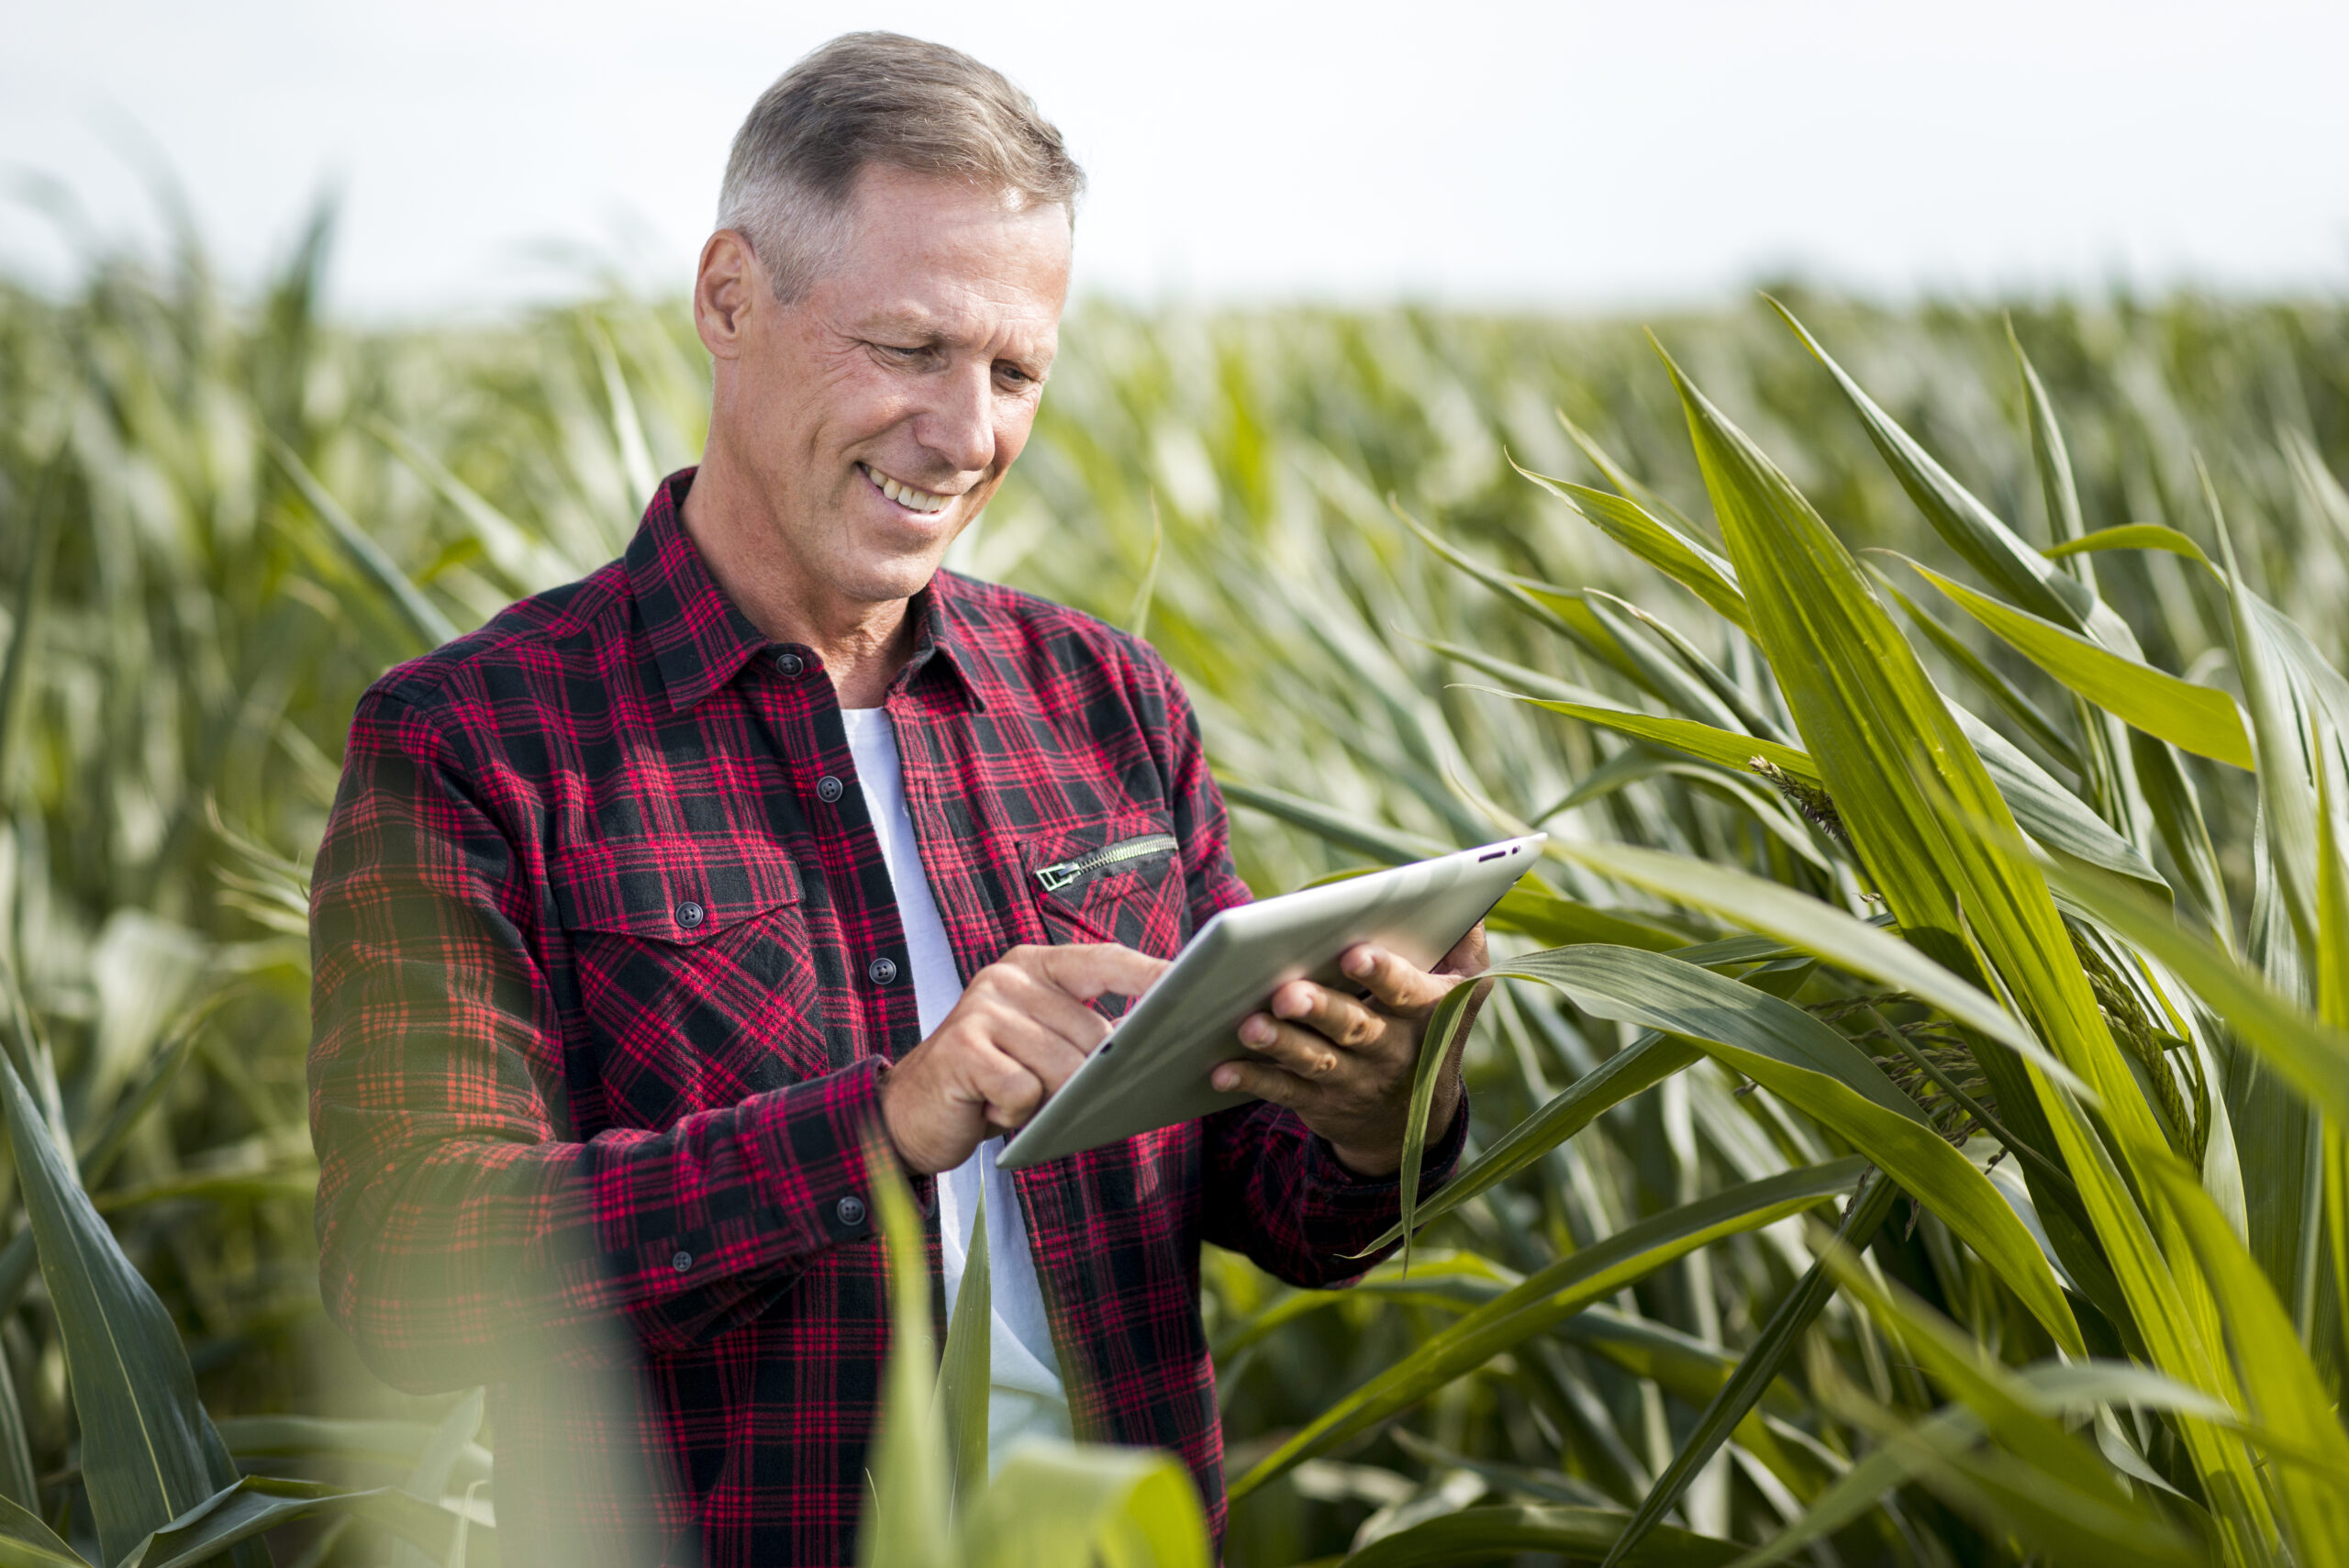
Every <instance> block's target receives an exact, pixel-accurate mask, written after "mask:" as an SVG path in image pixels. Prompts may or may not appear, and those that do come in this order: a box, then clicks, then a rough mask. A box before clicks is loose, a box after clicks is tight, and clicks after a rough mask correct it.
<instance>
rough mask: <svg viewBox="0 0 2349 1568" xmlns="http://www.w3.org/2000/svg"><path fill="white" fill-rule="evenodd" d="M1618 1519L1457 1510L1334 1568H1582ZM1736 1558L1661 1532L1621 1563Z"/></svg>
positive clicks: (1694, 1537)
mask: <svg viewBox="0 0 2349 1568" xmlns="http://www.w3.org/2000/svg"><path fill="white" fill-rule="evenodd" d="M1622 1527H1623V1516H1622V1515H1620V1514H1619V1513H1616V1512H1614V1511H1613V1510H1612V1509H1608V1508H1576V1507H1558V1506H1555V1505H1547V1504H1535V1503H1512V1504H1506V1505H1502V1506H1500V1507H1483V1508H1463V1509H1461V1510H1460V1511H1459V1512H1458V1513H1453V1514H1443V1515H1441V1516H1439V1517H1438V1518H1432V1519H1429V1520H1428V1521H1426V1522H1425V1523H1423V1524H1417V1525H1413V1526H1411V1527H1410V1528H1409V1529H1401V1530H1397V1531H1396V1532H1395V1533H1394V1534H1393V1535H1389V1536H1384V1537H1381V1538H1380V1539H1379V1540H1375V1541H1373V1542H1371V1543H1370V1544H1369V1545H1368V1546H1365V1547H1364V1548H1363V1549H1362V1550H1361V1551H1357V1552H1354V1553H1353V1554H1352V1555H1351V1556H1349V1557H1347V1558H1345V1559H1344V1561H1343V1562H1342V1563H1341V1565H1340V1568H1455V1565H1457V1564H1460V1563H1465V1562H1489V1561H1493V1560H1496V1559H1498V1558H1502V1557H1507V1556H1511V1555H1513V1554H1515V1553H1518V1552H1544V1553H1549V1554H1551V1555H1554V1556H1559V1557H1564V1558H1565V1559H1566V1560H1568V1561H1569V1562H1574V1561H1587V1560H1588V1559H1590V1558H1592V1557H1594V1556H1597V1555H1598V1553H1599V1552H1601V1551H1605V1550H1606V1549H1607V1546H1608V1543H1609V1542H1610V1541H1612V1540H1614V1539H1615V1538H1616V1536H1617V1535H1619V1534H1620V1532H1621V1530H1622ZM1737 1555H1738V1548H1737V1546H1736V1544H1735V1543H1734V1542H1732V1541H1726V1540H1717V1539H1715V1538H1713V1537H1711V1536H1706V1535H1698V1534H1697V1533H1695V1532H1694V1531H1691V1530H1685V1529H1672V1528H1670V1527H1664V1528H1662V1529H1657V1530H1656V1531H1655V1532H1654V1534H1653V1535H1652V1536H1650V1537H1649V1538H1648V1540H1646V1541H1645V1542H1643V1543H1642V1545H1641V1547H1640V1549H1639V1550H1638V1551H1635V1552H1633V1553H1631V1556H1629V1557H1627V1558H1625V1559H1624V1561H1625V1562H1628V1563H1631V1564H1632V1565H1633V1568H1684V1565H1685V1568H1715V1565H1717V1564H1721V1563H1726V1562H1731V1561H1732V1560H1734V1559H1735V1558H1736V1556H1737Z"/></svg>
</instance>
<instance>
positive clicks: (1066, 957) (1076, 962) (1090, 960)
mask: <svg viewBox="0 0 2349 1568" xmlns="http://www.w3.org/2000/svg"><path fill="white" fill-rule="evenodd" d="M1036 951H1037V954H1038V958H1037V967H1038V968H1039V970H1040V971H1041V973H1042V974H1043V977H1044V979H1045V980H1046V981H1047V982H1048V983H1049V984H1052V986H1053V987H1054V988H1055V989H1057V990H1060V991H1063V992H1065V993H1067V994H1068V995H1071V996H1074V997H1075V998H1076V999H1077V1000H1078V1001H1080V1002H1090V1001H1092V1000H1093V999H1094V998H1095V997H1097V996H1139V995H1141V994H1142V993H1143V992H1145V991H1147V990H1149V989H1150V988H1151V987H1152V985H1154V984H1157V983H1158V977H1159V976H1160V975H1162V974H1163V973H1166V971H1167V970H1168V968H1169V967H1171V966H1170V965H1169V963H1168V962H1167V961H1166V960H1165V959H1163V958H1152V957H1151V956H1150V954H1148V953H1146V952H1141V951H1138V950H1136V949H1133V948H1130V947H1123V946H1120V945H1119V944H1118V943H1116V942H1072V943H1070V944H1068V945H1067V946H1065V947H1049V948H1039V949H1037V950H1036Z"/></svg>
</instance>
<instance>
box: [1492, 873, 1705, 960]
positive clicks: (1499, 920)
mask: <svg viewBox="0 0 2349 1568" xmlns="http://www.w3.org/2000/svg"><path fill="white" fill-rule="evenodd" d="M1485 924H1486V926H1487V927H1489V928H1490V929H1493V930H1496V931H1511V932H1515V933H1516V934H1518V935H1519V936H1525V937H1531V938H1532V939H1533V940H1535V941H1537V942H1540V943H1541V944H1542V946H1543V947H1571V946H1572V945H1574V944H1575V943H1576V942H1612V943H1614V944H1615V945H1616V946H1617V947H1627V948H1645V949H1647V950H1648V951H1652V952H1669V951H1672V950H1673V949H1675V948H1685V947H1687V945H1688V939H1687V937H1686V936H1685V935H1683V934H1682V933H1680V932H1678V931H1675V930H1674V929H1672V928H1671V927H1669V926H1666V925H1664V924H1663V923H1661V922H1660V921H1656V920H1652V919H1646V918H1642V917H1639V916H1636V915H1629V914H1625V913H1623V912H1622V911H1620V910H1612V909H1598V908H1594V907H1593V906H1590V905H1587V904H1584V903H1580V902H1578V901H1576V900H1575V899H1572V898H1567V897H1564V896H1563V895H1559V894H1555V893H1552V892H1551V891H1550V890H1549V889H1547V888H1544V887H1536V886H1534V885H1532V884H1531V883H1525V882H1520V883H1519V884H1517V885H1516V886H1515V887H1512V888H1510V889H1509V890H1508V892H1507V893H1504V894H1502V895H1501V901H1500V902H1499V903H1498V904H1496V905H1495V906H1493V908H1492V912H1491V913H1490V914H1488V915H1486V917H1485Z"/></svg>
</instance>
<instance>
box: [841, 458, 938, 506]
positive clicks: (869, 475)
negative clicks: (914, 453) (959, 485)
mask: <svg viewBox="0 0 2349 1568" xmlns="http://www.w3.org/2000/svg"><path fill="white" fill-rule="evenodd" d="M856 467H857V472H859V473H862V474H863V475H864V477H865V478H866V479H868V480H870V481H871V482H872V484H873V488H874V489H875V490H878V491H879V492H881V494H882V495H886V496H887V497H888V498H889V499H890V500H892V501H895V502H896V504H897V505H898V506H903V507H904V508H905V509H906V510H907V511H908V512H942V511H944V510H945V509H946V503H948V502H949V501H952V499H954V497H953V496H952V495H939V494H938V493H936V492H935V491H930V490H917V489H915V488H914V487H913V486H912V485H910V484H898V483H897V482H896V480H894V479H892V478H890V477H889V476H888V475H887V474H885V473H881V472H880V471H879V470H878V469H875V468H874V466H873V465H872V464H871V463H865V462H860V463H858V464H857V465H856Z"/></svg>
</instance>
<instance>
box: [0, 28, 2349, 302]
mask: <svg viewBox="0 0 2349 1568" xmlns="http://www.w3.org/2000/svg"><path fill="white" fill-rule="evenodd" d="M858 27H886V28H896V29H898V30H900V31H905V32H911V33H916V34H920V35H923V36H927V37H930V38H935V39H941V40H943V41H946V42H949V43H952V44H955V45H957V46H959V47H961V48H963V49H967V50H971V51H972V52H974V53H975V54H977V55H978V56H979V57H980V58H982V59H984V60H986V61H989V62H991V63H993V64H995V65H996V66H998V67H999V68H1001V69H1002V70H1004V71H1005V72H1008V74H1010V75H1011V76H1012V77H1013V78H1014V79H1016V80H1017V81H1019V83H1021V84H1022V85H1024V86H1026V87H1028V88H1029V89H1030V91H1031V92H1032V93H1034V94H1035V95H1036V97H1037V98H1038V99H1039V101H1040V102H1041V104H1042V106H1043V107H1044V110H1045V112H1046V113H1047V114H1048V115H1049V116H1051V117H1053V118H1054V119H1055V120H1057V121H1058V122H1059V124H1060V125H1061V127H1062V128H1063V130H1064V131H1065V132H1066V133H1067V134H1068V137H1069V139H1070V140H1071V142H1072V143H1073V144H1074V149H1075V150H1076V152H1077V155H1078V156H1079V158H1080V159H1082V160H1083V161H1084V162H1085V165H1086V167H1087V169H1088V170H1089V172H1090V173H1091V175H1092V179H1093V195H1091V196H1090V197H1089V198H1088V201H1087V204H1086V206H1085V210H1084V214H1083V219H1082V222H1081V224H1080V227H1079V234H1078V268H1079V286H1080V287H1089V288H1092V289H1095V290H1097V291H1107V292H1112V293H1116V294H1119V295H1126V296H1130V297H1140V298H1145V299H1153V298H1162V297H1166V296H1169V295H1174V296H1180V297H1192V298H1207V299H1229V298H1243V299H1264V298H1271V299H1283V300H1292V299H1299V298H1318V299H1338V300H1365V299H1377V298H1387V297H1395V296H1398V295H1399V296H1410V297H1417V298H1433V299H1440V300H1447V301H1453V302H1462V303H1473V304H1528V303H1530V304H1538V305H1554V306H1568V307H1605V306H1625V305H1654V304H1662V303H1670V302H1677V301H1683V300H1691V299H1702V298H1707V297H1713V296H1718V295H1722V294H1725V293H1727V292H1728V291H1731V290H1733V289H1737V288H1739V287H1741V286H1742V285H1744V284H1748V283H1750V282H1752V281H1753V280H1754V279H1755V278H1757V277H1761V276H1764V275H1776V274H1783V273H1785V272H1804V273H1807V274H1809V275H1811V276H1814V277H1818V278H1821V279H1824V280H1828V281H1837V282H1842V283H1847V284H1856V285H1859V286H1862V287H1865V288H1870V289H1874V290H1877V291H1882V292H1887V293H1895V294H1907V293H1911V292H1914V291H1917V290H1920V289H1938V290H1949V289H1958V290H1964V291H1969V292H1976V293H1980V292H1987V291H1994V290H1996V291H2005V290H2014V289H2024V290H2034V291H2039V290H2047V289H2056V288H2081V287H2087V288H2094V287H2098V286H2100V285H2101V284H2103V283H2105V282H2106V281H2108V280H2111V279H2114V278H2126V279H2129V280H2131V281H2133V282H2135V283H2138V284H2165V283H2170V282H2176V281H2180V280H2188V281H2193V282H2198V283H2202V284H2213V285H2217V286H2220V287H2223V288H2229V289H2241V290H2260V289H2274V288H2310V287H2314V288H2322V289H2326V290H2330V291H2333V292H2340V291H2343V287H2344V285H2349V3H2344V0H2322V3H2319V0H2228V3H2227V4H2223V5H2220V4H2210V3H2207V0H2193V3H2185V0H2175V3H2173V0H2129V3H2121V0H1969V3H1967V4H1965V5H1936V6H1920V5H1904V4H1900V3H1898V0H1874V3H1872V4H1848V3H1842V0H1746V3H1742V4H1737V3H1729V0H1717V3H1709V0H1622V3H1613V4H1586V3H1566V0H1552V3H1550V4H1503V3H1477V0H1415V3H1412V4H1407V5H1405V4H1385V3H1371V0H1353V3H1350V4H1345V5H1285V4H1281V3H1279V0H1241V3H1233V0H1187V3H1184V4H1176V5H1168V4H1157V5H1150V6H1117V5H1108V4H1102V3H1099V0H1095V3H1094V4H1089V5H1079V4H1061V3H1057V0H1054V3H1046V0H1034V3H1021V0H1000V3H997V4H994V5H988V4H985V3H973V0H959V3H956V4H938V3H929V0H922V3H911V0H907V3H883V0H836V3H832V4H827V5H822V6H815V5H805V4H794V3H789V0H785V3H783V4H767V5H744V4H740V3H738V4H734V5H729V6H718V5H713V4H707V3H705V0H666V3H664V4H661V5H635V6H623V5H619V4H617V3H615V0H561V3H552V0H406V3H403V4H400V5H396V6H387V5H381V4H378V5H372V6H355V5H341V4H327V3H321V0H313V3H309V4H293V3H287V0H205V3H204V4H201V5H189V4H185V3H184V0H180V3H173V4H161V3H158V0H72V3H71V4H57V3H55V0H0V38H5V39H6V48H5V50H0V178H5V179H6V180H7V181H8V182H9V184H8V187H7V189H6V192H5V193H0V195H5V196H6V199H0V268H6V269H7V270H9V271H11V272H15V273H17V275H19V276H25V275H30V276H33V277H36V278H39V279H46V280H50V281H51V282H54V281H55V280H58V279H60V278H62V277H64V276H67V275H69V273H70V271H71V256H72V250H71V248H70V246H69V244H67V243H66V242H63V241H61V239H59V238H58V235H57V230H56V228H55V226H54V225H53V224H52V223H51V222H50V219H49V218H47V217H43V216H41V215H40V214H39V212H38V211H36V210H35V209H34V208H32V207H30V206H26V205H25V204H24V202H23V201H22V199H21V195H22V192H23V190H24V188H25V177H26V176H27V175H28V174H30V175H38V176H41V177H45V178H48V179H52V180H54V181H56V182H59V183H61V185H62V186H63V188H65V189H66V190H69V191H70V192H72V195H74V197H75V198H76V199H77V200H78V201H79V202H80V203H81V204H83V206H85V207H86V208H87V210H88V214H89V216H90V219H91V221H92V223H93V224H94V225H95V228H96V229H97V230H98V231H99V232H101V233H103V234H106V235H120V234H128V233H135V232H140V231H142V230H143V231H147V232H151V231H152V229H153V227H154V224H153V217H152V210H153V209H152V204H151V203H150V201H149V200H148V198H147V197H146V196H145V195H143V194H142V187H141V184H140V175H139V172H138V170H139V167H140V166H141V165H142V163H145V162H148V161H160V162H161V163H163V164H165V165H167V166H168V167H169V168H170V169H171V170H172V171H173V172H174V174H175V177H176V178H177V180H178V181H179V182H180V183H181V185H182V186H183V187H184V190H185V191H186V193H187V195H188V196H189V198H190V201H191V204H192V206H193V207H194V210H195V213H196V215H197V217H198V218H199V219H200V221H201V223H202V225H203V227H204V228H205V229H206V232H207V234H208V235H209V237H210V239H211V240H212V243H213V246H214V249H215V250H216V251H217V253H218V254H219V256H220V257H221V258H222V259H223V260H224V261H226V262H228V264H229V265H230V266H232V267H234V268H236V269H239V270H240V271H245V272H250V271H251V270H252V269H255V268H257V267H259V266H261V265H262V264H263V263H265V262H266V261H268V260H269V259H270V258H272V257H273V256H275V255H277V254H279V253H281V252H282V251H283V250H284V248H285V246H286V245H287V243H288V242H289V240H290V239H291V238H292V236H293V235H294V233H295V231H296V229H297V228H298V227H299V222H300V218H301V217H302V215H303V214H304V212H305V210H306V207H307V206H308V204H309V203H310V202H311V200H312V199H313V198H314V197H315V195H316V194H317V192H318V191H320V190H321V189H324V188H333V189H336V190H339V191H340V193H341V195H342V199H343V222H342V227H341V230H340V241H339V245H338V249H337V252H336V260H335V263H334V270H333V274H332V277H333V297H334V299H335V300H336V302H337V303H338V304H339V305H340V306H342V307H343V308H345V309H355V310H358V311H361V312H363V313H366V314H370V315H383V314H392V315H406V314H411V313H415V312H419V311H429V310H440V309H445V308H448V307H450V306H462V305H495V304H499V303H505V302H510V301H514V300H517V299H527V298H531V297H537V296H542V295H547V294H550V293H559V292H569V291H572V290H575V289H576V288H577V287H578V286H580V285H579V279H580V277H581V276H582V274H581V272H579V271H578V270H577V269H576V267H575V265H573V264H570V263H558V262H556V261H551V259H550V258H551V256H552V255H554V254H557V253H562V252H566V251H567V252H570V253H573V254H584V255H587V256H591V257H593V258H595V259H596V261H598V262H603V263H618V264H619V265H621V266H622V267H624V268H625V270H626V271H627V272H629V274H630V275H632V276H634V277H636V278H637V279H639V280H640V282H642V283H644V284H651V285H657V286H664V287H665V286H681V285H682V284H683V283H684V281H685V278H686V276H687V275H688V273H689V272H690V269H691V267H692V263H693V257H694V254H695V251H696V248H697V247H698V245H699V242H700V240H701V239H702V237H703V236H704V234H705V233H706V232H707V228H708V223H709V214H710V209H711V206H712V204H713V202H714V200H715V197H716V194H717V188H718V175H719V172H720V170H721V167H722V165H723V163H724V161H725V155H726V149H727V144H728V142H729V139H730V138H731V136H732V134H733V130H734V127H735V125H736V124H737V123H738V122H739V120H740V117H741V115H742V113H743V112H744V110H745V109H746V108H747V107H748V106H749V105H750V103H751V100H752V99H753V98H754V97H755V96H756V95H757V94H758V92H759V91H760V89H761V88H763V86H764V85H765V84H766V83H768V82H769V81H770V80H772V79H773V78H774V76H775V75H776V74H777V73H778V72H781V71H782V70H783V69H784V68H785V66H787V65H788V64H789V63H790V62H791V61H793V60H794V59H795V58H796V57H797V56H798V55H800V54H802V53H804V52H805V51H806V50H808V49H810V48H812V47H813V46H814V45H816V44H818V43H819V42H821V41H822V40H823V39H826V38H828V37H829V36H831V35H832V34H834V33H837V32H841V31H843V30H846V29H848V28H858Z"/></svg>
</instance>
